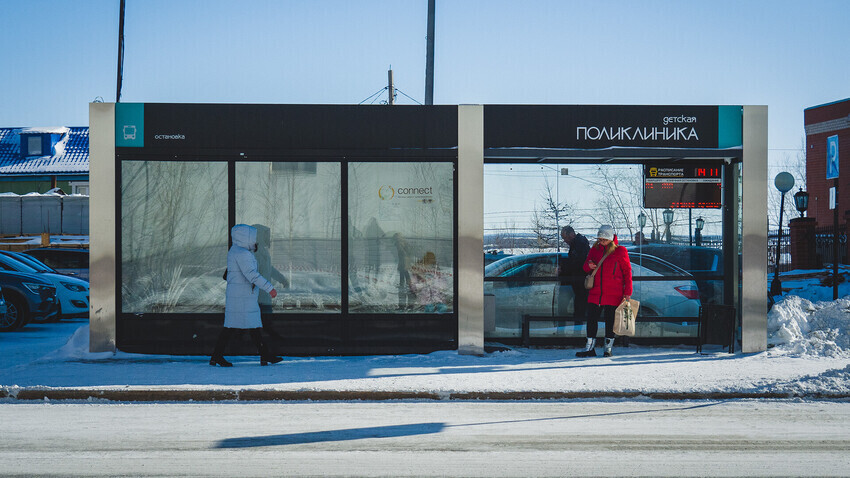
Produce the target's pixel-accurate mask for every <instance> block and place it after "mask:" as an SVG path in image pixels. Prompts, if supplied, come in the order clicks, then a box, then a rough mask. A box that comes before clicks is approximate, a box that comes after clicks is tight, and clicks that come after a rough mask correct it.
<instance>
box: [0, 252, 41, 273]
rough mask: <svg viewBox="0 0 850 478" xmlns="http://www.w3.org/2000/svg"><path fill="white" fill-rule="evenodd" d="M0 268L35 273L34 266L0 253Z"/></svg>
mask: <svg viewBox="0 0 850 478" xmlns="http://www.w3.org/2000/svg"><path fill="white" fill-rule="evenodd" d="M0 268H2V269H3V270H7V271H15V272H29V273H37V272H38V271H37V270H36V269H35V267H31V266H29V265H27V264H24V263H23V262H21V261H19V260H17V259H14V258H12V257H9V256H6V255H0Z"/></svg>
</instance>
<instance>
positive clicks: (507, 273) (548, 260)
mask: <svg viewBox="0 0 850 478" xmlns="http://www.w3.org/2000/svg"><path fill="white" fill-rule="evenodd" d="M554 261H555V256H554V254H523V255H518V256H510V257H506V258H504V259H501V260H498V261H496V262H494V263H492V264H489V265H487V266H486V267H485V268H484V277H516V276H525V277H531V276H539V275H540V274H538V273H535V271H537V272H543V270H542V269H543V268H542V267H534V265H535V264H538V265H540V266H548V265H550V264H551V265H553V264H554ZM546 272H549V271H546ZM546 275H552V274H551V273H548V274H546Z"/></svg>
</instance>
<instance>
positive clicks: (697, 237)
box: [694, 216, 705, 247]
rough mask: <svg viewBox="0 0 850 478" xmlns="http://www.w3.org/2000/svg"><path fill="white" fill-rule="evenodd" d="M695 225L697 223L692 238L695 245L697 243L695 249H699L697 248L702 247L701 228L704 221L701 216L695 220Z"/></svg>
mask: <svg viewBox="0 0 850 478" xmlns="http://www.w3.org/2000/svg"><path fill="white" fill-rule="evenodd" d="M696 223H697V226H696V233H695V234H694V237H695V240H696V243H697V247H699V246H702V228H703V226H705V219H703V218H702V216H700V217H698V218H697V220H696Z"/></svg>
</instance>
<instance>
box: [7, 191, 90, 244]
mask: <svg viewBox="0 0 850 478" xmlns="http://www.w3.org/2000/svg"><path fill="white" fill-rule="evenodd" d="M41 233H49V234H72V235H88V233H89V197H88V196H77V195H74V196H60V195H58V194H27V195H24V196H18V195H17V194H6V195H0V235H22V234H41Z"/></svg>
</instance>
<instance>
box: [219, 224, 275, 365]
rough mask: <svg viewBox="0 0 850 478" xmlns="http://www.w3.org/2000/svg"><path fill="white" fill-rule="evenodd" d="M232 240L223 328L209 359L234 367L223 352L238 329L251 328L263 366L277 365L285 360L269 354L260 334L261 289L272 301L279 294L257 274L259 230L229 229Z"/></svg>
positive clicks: (261, 323) (244, 226) (251, 228)
mask: <svg viewBox="0 0 850 478" xmlns="http://www.w3.org/2000/svg"><path fill="white" fill-rule="evenodd" d="M230 237H231V238H232V239H233V245H232V246H231V247H230V250H229V251H228V252H227V273H226V274H227V275H226V279H227V291H226V293H225V305H224V328H223V329H222V330H221V334H219V336H218V342H216V344H215V349H214V350H213V353H212V357H210V365H212V366H215V365H220V366H222V367H232V366H233V364H232V363H230V362H228V361H227V360H225V359H224V349H225V347H227V343H228V342H229V341H230V337H231V335H233V332H234V330H235V329H243V330H244V329H248V331H249V333H250V334H251V340H252V341H253V342H254V345H256V346H257V351H258V352H259V354H260V365H268V363H278V362H280V361H281V360H283V359H282V358H280V357H277V356H275V355H273V354H271V353H269V351H268V348H267V347H266V344H264V343H263V339H262V334H261V331H262V327H263V322H262V320H261V319H260V304H259V303H258V302H257V298H258V297H259V296H260V289H262V290H264V291H266V292H268V293H269V295H270V296H271V297H272V298H275V297H276V296H277V291H276V290H275V288H274V287H273V286H272V284H271V282H269V281H268V280H267V279H266V278H265V277H263V276H261V275H260V273H259V272H258V271H257V259H256V258H255V257H254V252H255V251H256V250H257V229H256V228H254V227H252V226H249V225H247V224H237V225H235V226H233V229H231V230H230Z"/></svg>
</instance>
